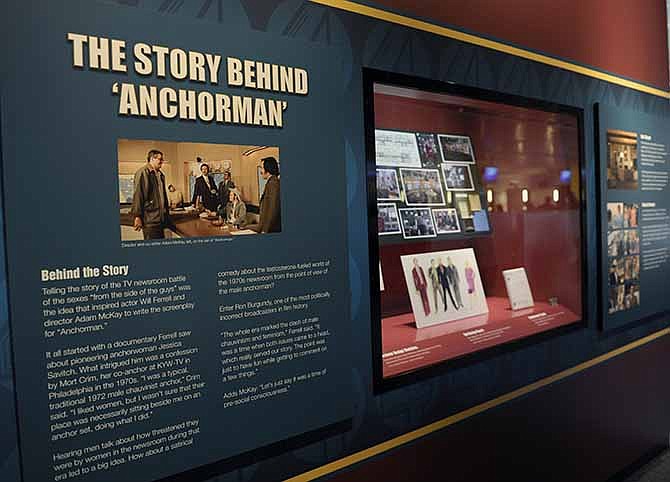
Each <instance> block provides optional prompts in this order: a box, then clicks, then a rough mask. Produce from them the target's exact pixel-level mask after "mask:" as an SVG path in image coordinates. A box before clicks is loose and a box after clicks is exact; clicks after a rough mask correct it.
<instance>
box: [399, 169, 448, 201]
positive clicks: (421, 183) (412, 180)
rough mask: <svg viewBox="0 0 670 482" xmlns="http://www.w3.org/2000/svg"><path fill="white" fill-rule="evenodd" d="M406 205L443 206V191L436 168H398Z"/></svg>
mask: <svg viewBox="0 0 670 482" xmlns="http://www.w3.org/2000/svg"><path fill="white" fill-rule="evenodd" d="M400 178H401V180H402V186H403V190H404V191H405V202H406V204H407V205H408V206H444V191H443V189H442V181H441V180H440V171H438V170H437V169H400Z"/></svg>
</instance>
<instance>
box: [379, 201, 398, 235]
mask: <svg viewBox="0 0 670 482" xmlns="http://www.w3.org/2000/svg"><path fill="white" fill-rule="evenodd" d="M377 232H378V233H379V235H380V236H383V235H385V234H401V231H400V220H399V219H398V209H397V208H396V205H395V204H393V203H380V204H377Z"/></svg>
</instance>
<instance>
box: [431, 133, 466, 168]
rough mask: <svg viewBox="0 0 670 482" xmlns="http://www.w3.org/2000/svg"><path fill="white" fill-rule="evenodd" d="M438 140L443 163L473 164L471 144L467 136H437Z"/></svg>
mask: <svg viewBox="0 0 670 482" xmlns="http://www.w3.org/2000/svg"><path fill="white" fill-rule="evenodd" d="M438 139H439V144H440V151H441V153H442V160H444V162H467V163H469V164H474V163H475V155H474V152H473V151H472V142H471V141H470V138H469V137H468V136H455V135H449V134H439V135H438Z"/></svg>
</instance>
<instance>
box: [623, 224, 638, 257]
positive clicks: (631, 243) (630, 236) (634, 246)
mask: <svg viewBox="0 0 670 482" xmlns="http://www.w3.org/2000/svg"><path fill="white" fill-rule="evenodd" d="M624 233H625V243H624V253H623V254H625V255H631V254H639V253H640V235H639V233H638V231H637V229H628V230H626V231H624Z"/></svg>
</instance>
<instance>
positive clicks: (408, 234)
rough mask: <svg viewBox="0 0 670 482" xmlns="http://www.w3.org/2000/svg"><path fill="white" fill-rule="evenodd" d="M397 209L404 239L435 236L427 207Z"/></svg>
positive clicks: (433, 225)
mask: <svg viewBox="0 0 670 482" xmlns="http://www.w3.org/2000/svg"><path fill="white" fill-rule="evenodd" d="M399 211H400V224H401V225H402V235H403V237H404V238H405V239H415V238H434V237H435V236H437V232H436V231H435V224H434V222H433V215H432V214H431V213H430V209H429V208H400V209H399Z"/></svg>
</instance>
